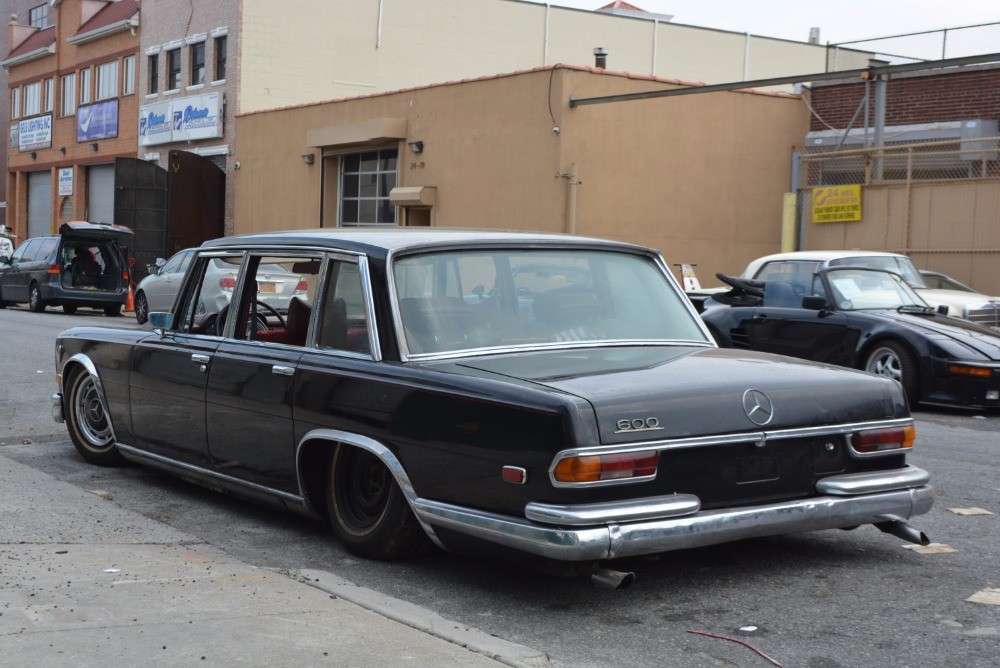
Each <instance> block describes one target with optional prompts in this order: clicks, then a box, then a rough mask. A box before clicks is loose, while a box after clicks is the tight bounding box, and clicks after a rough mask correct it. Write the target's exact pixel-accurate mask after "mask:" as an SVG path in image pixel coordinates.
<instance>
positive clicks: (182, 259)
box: [160, 251, 193, 276]
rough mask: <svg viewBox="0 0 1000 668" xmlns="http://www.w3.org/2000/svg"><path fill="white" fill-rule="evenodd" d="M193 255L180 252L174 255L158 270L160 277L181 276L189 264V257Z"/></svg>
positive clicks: (187, 252) (188, 252)
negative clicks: (167, 275)
mask: <svg viewBox="0 0 1000 668" xmlns="http://www.w3.org/2000/svg"><path fill="white" fill-rule="evenodd" d="M192 255H193V253H192V252H191V251H182V252H180V253H177V254H175V255H174V256H173V257H172V258H170V259H169V260H167V262H166V264H164V265H163V267H162V268H161V269H160V275H161V276H162V275H163V274H181V273H184V271H186V270H187V267H188V265H189V264H191V256H192Z"/></svg>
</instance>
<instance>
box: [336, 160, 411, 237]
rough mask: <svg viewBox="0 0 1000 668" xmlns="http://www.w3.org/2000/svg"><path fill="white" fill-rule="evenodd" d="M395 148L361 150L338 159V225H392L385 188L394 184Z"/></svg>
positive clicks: (393, 215)
mask: <svg viewBox="0 0 1000 668" xmlns="http://www.w3.org/2000/svg"><path fill="white" fill-rule="evenodd" d="M398 154H399V151H398V150H397V149H394V148H392V149H382V150H380V151H365V152H364V153H353V154H349V155H344V156H341V158H340V224H341V225H343V226H349V227H354V226H364V225H395V224H396V207H394V206H393V205H392V204H390V203H389V191H390V190H392V189H393V188H394V187H395V186H396V162H397V159H398Z"/></svg>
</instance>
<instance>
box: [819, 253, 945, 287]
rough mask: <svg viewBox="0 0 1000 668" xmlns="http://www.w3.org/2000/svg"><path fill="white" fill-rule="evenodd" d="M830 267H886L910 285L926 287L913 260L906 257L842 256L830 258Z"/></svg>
mask: <svg viewBox="0 0 1000 668" xmlns="http://www.w3.org/2000/svg"><path fill="white" fill-rule="evenodd" d="M830 266H831V267H871V268H873V269H887V270H888V271H892V272H895V273H897V274H899V275H900V276H902V277H903V280H905V281H906V282H907V283H909V284H910V286H911V287H914V288H926V287H927V285H926V284H925V283H924V278H923V276H921V275H920V272H919V271H917V268H916V267H914V266H913V260H911V259H910V258H908V257H893V256H891V255H860V256H857V257H842V258H838V259H836V260H830Z"/></svg>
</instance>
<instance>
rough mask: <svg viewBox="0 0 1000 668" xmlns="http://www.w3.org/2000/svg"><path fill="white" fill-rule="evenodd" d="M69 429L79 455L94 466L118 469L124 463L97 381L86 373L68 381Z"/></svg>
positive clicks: (81, 372)
mask: <svg viewBox="0 0 1000 668" xmlns="http://www.w3.org/2000/svg"><path fill="white" fill-rule="evenodd" d="M68 387H69V393H68V394H67V396H66V409H67V415H66V427H67V429H69V436H70V439H71V440H72V441H73V445H74V446H75V447H76V450H77V452H79V453H80V455H82V456H83V458H84V459H86V460H87V461H88V462H90V463H91V464H98V465H100V466H117V465H119V464H122V463H124V462H125V459H124V458H123V457H122V456H121V453H119V452H118V448H117V447H116V446H115V436H114V432H113V430H112V428H111V417H110V416H109V415H108V414H107V411H106V410H105V407H104V402H103V401H102V400H101V396H100V393H99V390H98V387H97V382H96V381H95V380H94V378H93V377H92V376H91V375H90V374H89V373H87V372H86V371H83V370H82V369H81V370H78V371H76V372H74V373H73V374H72V376H71V377H70V378H69V383H68Z"/></svg>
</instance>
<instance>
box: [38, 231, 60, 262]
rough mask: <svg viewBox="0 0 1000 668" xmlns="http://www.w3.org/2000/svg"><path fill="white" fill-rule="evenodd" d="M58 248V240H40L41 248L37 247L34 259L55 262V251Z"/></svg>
mask: <svg viewBox="0 0 1000 668" xmlns="http://www.w3.org/2000/svg"><path fill="white" fill-rule="evenodd" d="M58 246H59V239H57V238H55V237H50V238H47V239H42V243H41V246H39V248H38V252H37V253H35V259H36V260H50V261H55V251H56V248H57V247H58Z"/></svg>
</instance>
